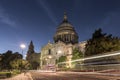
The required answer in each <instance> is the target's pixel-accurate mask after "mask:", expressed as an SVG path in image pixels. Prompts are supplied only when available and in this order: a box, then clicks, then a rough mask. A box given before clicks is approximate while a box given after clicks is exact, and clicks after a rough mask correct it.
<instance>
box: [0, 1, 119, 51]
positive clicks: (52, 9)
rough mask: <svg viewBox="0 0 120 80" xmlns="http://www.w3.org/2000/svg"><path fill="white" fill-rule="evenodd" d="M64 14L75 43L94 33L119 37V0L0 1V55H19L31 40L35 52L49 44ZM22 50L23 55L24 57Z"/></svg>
mask: <svg viewBox="0 0 120 80" xmlns="http://www.w3.org/2000/svg"><path fill="white" fill-rule="evenodd" d="M64 11H66V12H67V15H68V20H69V21H70V22H71V23H72V25H73V26H74V27H75V29H76V31H77V33H78V34H79V41H85V40H87V39H89V38H91V35H92V33H93V32H94V30H95V29H98V28H102V29H103V32H106V33H108V34H113V36H118V37H120V0H0V53H3V52H6V51H7V50H12V51H14V52H16V51H18V52H21V49H20V48H19V45H20V44H21V43H25V44H26V45H27V46H28V45H29V43H30V41H31V40H33V43H34V46H35V51H36V52H40V49H41V46H43V45H45V44H46V43H47V42H48V41H49V40H50V41H53V35H54V34H55V31H56V28H57V27H58V25H59V24H60V23H61V21H62V20H63V13H64ZM27 49H28V47H27V48H26V49H25V51H24V53H26V50H27Z"/></svg>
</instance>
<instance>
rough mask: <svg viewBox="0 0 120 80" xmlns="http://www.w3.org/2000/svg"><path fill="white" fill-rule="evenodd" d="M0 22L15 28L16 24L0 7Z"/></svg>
mask: <svg viewBox="0 0 120 80" xmlns="http://www.w3.org/2000/svg"><path fill="white" fill-rule="evenodd" d="M0 22H2V23H4V24H7V25H9V26H11V27H15V26H16V23H15V21H14V20H12V19H11V18H10V16H9V15H8V14H7V13H6V12H5V10H4V9H3V8H2V7H0Z"/></svg>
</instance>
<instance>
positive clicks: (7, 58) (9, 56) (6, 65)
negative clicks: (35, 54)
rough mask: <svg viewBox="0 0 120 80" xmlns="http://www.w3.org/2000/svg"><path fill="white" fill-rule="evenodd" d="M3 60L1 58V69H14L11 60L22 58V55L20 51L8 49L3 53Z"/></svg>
mask: <svg viewBox="0 0 120 80" xmlns="http://www.w3.org/2000/svg"><path fill="white" fill-rule="evenodd" d="M1 56H2V60H1V69H7V70H9V69H12V67H11V65H10V62H11V61H14V60H17V59H22V55H21V54H20V53H18V52H15V53H13V52H12V51H10V50H8V51H7V52H5V53H3V54H2V55H1Z"/></svg>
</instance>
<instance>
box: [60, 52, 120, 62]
mask: <svg viewBox="0 0 120 80" xmlns="http://www.w3.org/2000/svg"><path fill="white" fill-rule="evenodd" d="M116 55H120V51H119V52H116V53H112V54H104V55H99V56H92V57H87V58H82V59H76V60H72V61H67V62H60V63H58V64H63V63H69V62H76V61H85V60H89V59H96V58H102V57H109V56H116Z"/></svg>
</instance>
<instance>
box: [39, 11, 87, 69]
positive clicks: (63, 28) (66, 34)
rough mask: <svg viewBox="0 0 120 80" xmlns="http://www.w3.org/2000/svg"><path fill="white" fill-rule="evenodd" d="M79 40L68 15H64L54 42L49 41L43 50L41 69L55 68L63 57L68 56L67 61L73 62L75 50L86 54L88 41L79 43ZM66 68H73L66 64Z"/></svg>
mask: <svg viewBox="0 0 120 80" xmlns="http://www.w3.org/2000/svg"><path fill="white" fill-rule="evenodd" d="M78 39H79V36H78V34H77V32H76V31H75V29H74V27H73V25H72V24H71V23H70V22H69V21H68V19H67V15H66V13H64V17H63V21H62V22H61V23H60V24H59V25H58V27H57V30H56V33H55V35H54V36H53V40H54V42H50V41H49V42H48V43H47V44H46V45H44V46H43V47H42V49H41V58H40V59H41V68H42V69H44V68H46V67H47V66H54V65H55V64H56V60H58V59H59V58H60V57H61V56H66V57H67V61H71V58H72V52H73V49H74V48H79V50H80V51H82V52H83V53H84V48H85V44H86V41H84V42H79V41H78ZM66 66H68V67H71V63H68V64H66Z"/></svg>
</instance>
